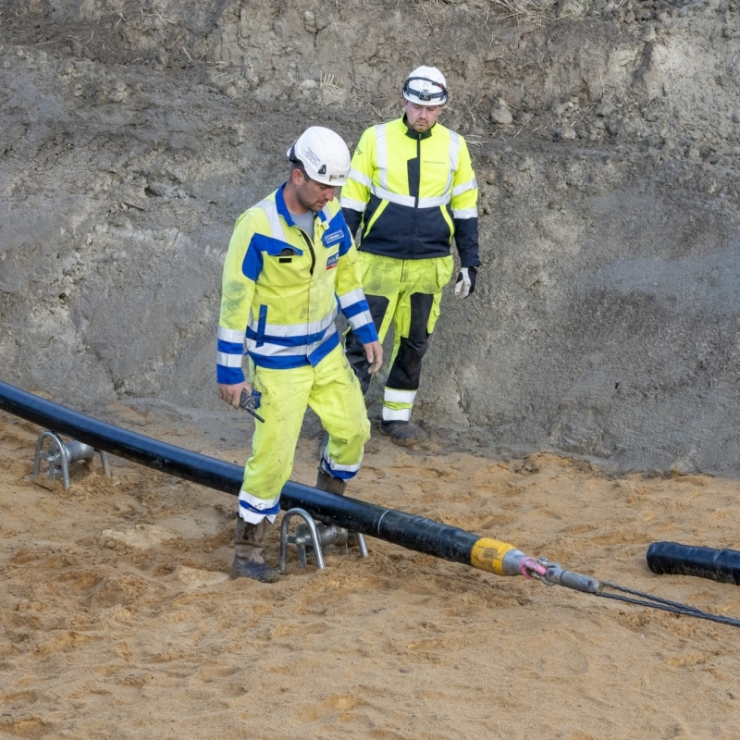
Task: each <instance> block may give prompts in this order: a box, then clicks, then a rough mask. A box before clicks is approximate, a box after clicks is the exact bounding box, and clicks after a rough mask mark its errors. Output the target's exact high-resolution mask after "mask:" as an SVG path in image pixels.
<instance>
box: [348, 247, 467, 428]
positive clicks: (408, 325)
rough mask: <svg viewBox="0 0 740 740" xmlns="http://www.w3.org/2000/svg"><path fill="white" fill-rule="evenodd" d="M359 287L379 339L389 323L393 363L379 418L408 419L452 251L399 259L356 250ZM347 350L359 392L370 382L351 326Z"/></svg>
mask: <svg viewBox="0 0 740 740" xmlns="http://www.w3.org/2000/svg"><path fill="white" fill-rule="evenodd" d="M359 257H360V266H361V268H362V287H363V289H364V291H365V298H367V302H368V305H369V306H370V313H371V314H372V317H373V322H374V323H375V329H376V330H377V332H378V336H379V337H380V341H381V342H382V341H383V340H384V339H385V335H386V334H387V332H388V329H390V326H391V322H392V323H393V328H394V333H395V339H394V343H393V354H392V356H391V368H390V372H389V373H388V378H387V380H386V385H385V390H384V392H383V419H384V420H385V421H392V420H400V421H408V420H409V419H410V418H411V410H412V408H413V406H414V400H415V398H416V392H417V390H418V389H419V379H420V376H421V361H422V358H423V357H424V354H425V353H426V351H427V348H428V346H429V337H430V336H431V334H432V332H433V331H434V327H435V325H436V323H437V319H438V318H439V305H440V302H441V300H442V289H443V288H444V287H445V285H447V283H449V282H450V279H451V278H452V272H453V269H454V262H453V259H452V256H447V257H432V258H431V259H421V260H401V259H394V258H393V257H385V256H383V255H378V254H369V253H368V252H360V254H359ZM345 346H346V352H347V358H348V359H349V361H350V364H351V365H352V367H353V368H354V370H355V372H356V373H357V377H358V379H359V381H360V385H361V386H362V389H363V393H364V392H366V391H367V387H368V385H369V384H370V373H369V372H368V367H369V365H368V362H367V359H366V358H365V352H364V350H363V347H362V344H360V342H359V341H358V339H357V337H356V336H355V335H354V333H353V332H352V331H351V330H350V331H349V332H348V333H347V337H346V342H345Z"/></svg>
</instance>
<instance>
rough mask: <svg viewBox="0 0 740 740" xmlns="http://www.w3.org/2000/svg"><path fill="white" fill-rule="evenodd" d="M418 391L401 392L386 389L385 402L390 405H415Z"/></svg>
mask: <svg viewBox="0 0 740 740" xmlns="http://www.w3.org/2000/svg"><path fill="white" fill-rule="evenodd" d="M415 398H416V391H399V390H396V389H394V388H386V389H385V392H384V393H383V401H387V402H388V403H413V402H414V399H415Z"/></svg>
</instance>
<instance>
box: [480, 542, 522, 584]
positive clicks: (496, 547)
mask: <svg viewBox="0 0 740 740" xmlns="http://www.w3.org/2000/svg"><path fill="white" fill-rule="evenodd" d="M510 550H516V548H515V547H514V545H510V544H509V543H508V542H500V541H499V540H494V539H491V538H490V537H481V539H479V540H478V541H477V542H476V543H475V544H474V545H473V549H472V550H471V551H470V564H471V565H472V566H473V567H474V568H478V570H486V571H488V572H489V573H495V574H496V575H498V576H505V575H507V573H505V572H504V565H503V560H504V555H506V553H507V552H509V551H510Z"/></svg>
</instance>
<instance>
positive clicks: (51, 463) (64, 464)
mask: <svg viewBox="0 0 740 740" xmlns="http://www.w3.org/2000/svg"><path fill="white" fill-rule="evenodd" d="M45 442H48V444H47V445H46V446H45V445H44V443H45ZM96 452H97V453H99V454H100V461H101V463H102V465H103V469H104V470H105V474H106V475H107V476H108V477H109V478H110V477H111V473H110V462H109V460H108V455H107V454H106V453H105V452H103V451H102V450H96V449H95V448H94V447H91V446H90V445H86V444H84V443H83V442H78V441H76V440H71V441H70V442H64V441H63V440H62V438H61V437H60V436H59V435H58V434H56V433H55V432H51V431H49V430H48V429H47V430H46V431H45V432H41V434H39V437H38V439H37V440H36V454H35V456H34V459H33V475H32V476H31V480H33V481H38V477H39V475H40V474H41V461H42V460H43V461H45V462H46V466H47V471H46V472H47V475H48V476H49V480H50V481H55V480H56V479H57V477H58V476H59V475H61V477H62V481H63V482H64V490H65V491H66V490H67V489H68V488H69V466H70V464H71V463H74V462H78V461H80V460H92V459H93V457H95V453H96Z"/></svg>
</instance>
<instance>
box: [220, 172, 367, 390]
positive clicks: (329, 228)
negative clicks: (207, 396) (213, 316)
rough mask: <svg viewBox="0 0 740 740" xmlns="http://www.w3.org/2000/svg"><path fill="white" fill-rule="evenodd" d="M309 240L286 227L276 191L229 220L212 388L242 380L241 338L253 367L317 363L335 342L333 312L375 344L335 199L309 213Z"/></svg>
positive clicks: (279, 193)
mask: <svg viewBox="0 0 740 740" xmlns="http://www.w3.org/2000/svg"><path fill="white" fill-rule="evenodd" d="M312 237H313V238H309V236H308V235H307V234H306V233H305V232H303V231H302V230H301V229H300V228H299V227H298V226H296V225H295V224H294V222H293V219H292V218H291V217H290V212H289V211H288V209H287V207H286V205H285V200H284V198H283V188H282V186H281V187H280V188H278V189H277V190H276V191H275V192H274V193H272V194H271V195H269V196H268V197H267V198H265V199H264V200H263V201H261V202H260V203H258V204H257V205H255V206H253V207H252V208H250V209H249V210H248V211H246V212H245V213H243V214H242V215H241V216H240V217H239V218H238V219H237V222H236V226H235V227H234V233H233V235H232V237H231V242H230V243H229V250H228V252H227V254H226V263H225V264H224V272H223V288H222V297H221V317H220V319H219V327H218V358H217V368H216V371H217V372H216V374H217V379H218V382H219V383H226V384H229V385H233V384H235V383H241V382H242V381H243V380H244V373H243V371H242V357H243V355H244V346H245V337H246V349H247V352H248V353H249V356H250V358H251V360H252V361H253V362H254V364H255V365H259V366H263V367H270V368H279V369H289V368H295V367H300V366H302V365H308V364H310V365H317V364H318V363H319V362H320V361H321V360H322V359H323V358H324V357H326V355H327V354H328V353H329V352H331V350H333V349H334V348H335V347H336V346H338V344H339V334H338V332H337V329H336V327H335V325H334V318H335V316H336V315H337V312H338V310H341V311H342V313H343V314H344V315H345V317H346V318H347V320H348V321H349V323H350V325H351V327H352V329H353V331H354V332H355V333H356V334H357V335H358V336H359V337H360V340H361V341H362V343H363V344H367V343H369V342H374V341H377V338H378V335H377V332H376V331H375V326H374V325H373V321H372V317H371V316H370V311H369V309H368V305H367V301H366V300H365V294H364V292H363V290H362V282H361V274H360V269H359V264H358V257H357V250H356V248H355V245H354V242H353V240H352V236H351V234H350V232H349V230H348V228H347V224H346V223H345V221H344V217H343V216H342V211H341V209H340V207H339V204H338V203H337V202H336V201H329V202H328V203H327V204H326V206H325V207H324V209H323V210H322V211H320V212H319V213H317V214H316V216H315V218H314V233H313V235H312Z"/></svg>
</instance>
